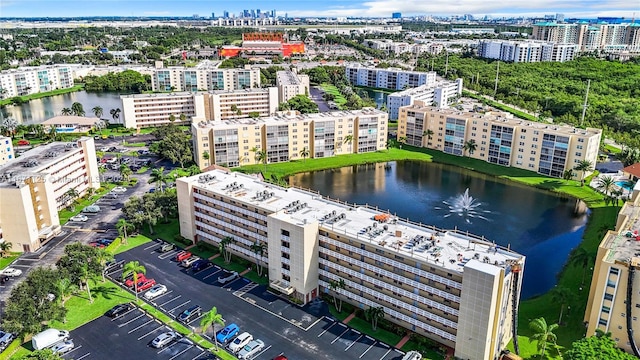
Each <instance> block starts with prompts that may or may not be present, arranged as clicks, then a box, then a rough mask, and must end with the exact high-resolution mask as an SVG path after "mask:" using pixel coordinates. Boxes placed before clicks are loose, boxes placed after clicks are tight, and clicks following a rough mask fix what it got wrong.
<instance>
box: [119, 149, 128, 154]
mask: <svg viewBox="0 0 640 360" xmlns="http://www.w3.org/2000/svg"><path fill="white" fill-rule="evenodd" d="M118 151H120V153H121V154H126V153H128V152H129V149H120V150H118Z"/></svg>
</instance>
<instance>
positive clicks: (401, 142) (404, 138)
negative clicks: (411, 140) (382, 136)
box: [398, 136, 407, 149]
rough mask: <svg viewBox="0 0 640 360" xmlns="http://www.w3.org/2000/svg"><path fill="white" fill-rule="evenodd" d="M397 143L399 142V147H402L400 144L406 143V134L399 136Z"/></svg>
mask: <svg viewBox="0 0 640 360" xmlns="http://www.w3.org/2000/svg"><path fill="white" fill-rule="evenodd" d="M398 143H399V144H400V149H402V145H404V144H406V143H407V137H406V136H400V137H399V138H398Z"/></svg>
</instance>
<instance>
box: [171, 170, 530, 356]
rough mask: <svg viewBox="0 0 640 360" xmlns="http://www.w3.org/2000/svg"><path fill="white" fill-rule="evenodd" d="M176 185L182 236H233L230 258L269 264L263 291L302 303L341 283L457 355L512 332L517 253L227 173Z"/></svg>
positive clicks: (480, 351)
mask: <svg viewBox="0 0 640 360" xmlns="http://www.w3.org/2000/svg"><path fill="white" fill-rule="evenodd" d="M177 191H178V203H179V213H180V233H181V235H182V236H184V237H186V238H188V239H192V240H194V242H199V241H205V242H208V243H211V244H214V245H217V244H219V243H220V241H221V240H222V239H224V238H226V237H231V238H232V239H233V240H234V241H233V242H231V244H229V245H227V248H228V249H229V250H230V251H231V253H232V254H233V255H235V256H239V257H242V258H244V259H247V260H249V261H251V262H254V263H258V264H259V265H261V266H265V267H266V268H268V271H269V280H270V284H269V285H270V287H271V289H273V290H274V291H278V292H280V293H282V294H284V295H287V296H291V297H294V298H296V299H298V300H299V301H300V302H301V303H303V304H306V303H308V302H310V301H312V300H313V299H315V298H317V297H319V296H320V295H321V294H322V293H330V292H331V291H334V290H330V287H329V283H330V282H331V281H338V280H344V282H345V285H346V286H345V288H344V289H336V290H335V291H336V292H337V296H338V297H339V298H341V299H342V300H344V301H346V302H348V303H351V304H352V305H354V306H356V307H358V308H361V309H366V308H368V307H382V308H383V309H384V314H385V315H384V316H385V318H386V319H387V320H389V321H391V322H393V323H395V324H398V325H399V326H402V327H404V328H406V329H407V330H409V331H412V332H415V333H417V334H419V335H422V336H425V337H428V338H430V339H432V340H434V341H436V342H438V343H440V344H444V345H446V346H450V347H453V348H454V349H455V356H456V357H458V358H463V359H472V360H476V359H477V360H485V359H495V358H497V356H498V355H499V353H500V351H501V350H502V349H504V348H505V347H506V345H507V343H508V342H509V341H510V339H511V338H512V334H513V330H514V327H515V326H516V323H515V321H514V319H516V318H517V315H516V314H517V308H518V305H519V299H520V288H521V285H522V272H523V270H524V262H525V257H524V256H522V255H520V254H517V253H515V252H513V251H511V250H509V249H506V248H503V247H500V246H497V245H495V244H494V243H492V242H490V241H487V240H485V239H484V238H481V237H479V236H475V235H471V234H468V233H462V232H458V231H455V230H445V229H438V228H436V227H433V226H426V225H422V224H417V223H414V222H411V221H410V220H408V219H407V220H405V219H399V218H397V217H395V216H393V215H391V214H389V213H384V212H381V211H379V210H378V209H373V208H370V207H366V206H359V205H350V204H345V203H342V202H340V203H339V202H335V201H332V200H330V199H326V198H324V197H323V196H322V195H321V194H318V193H315V192H309V191H304V190H300V189H295V188H289V189H284V188H280V187H277V186H273V185H270V184H267V183H264V182H262V181H260V180H258V179H257V178H256V177H253V176H250V175H244V174H239V173H230V172H228V171H226V170H213V171H209V172H207V173H205V174H201V175H196V176H193V177H188V178H180V179H178V180H177ZM255 243H263V244H266V245H267V251H266V253H264V254H261V255H260V254H257V253H255V252H254V251H252V250H251V245H253V244H255ZM457 340H460V341H457Z"/></svg>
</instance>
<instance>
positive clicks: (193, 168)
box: [187, 165, 202, 176]
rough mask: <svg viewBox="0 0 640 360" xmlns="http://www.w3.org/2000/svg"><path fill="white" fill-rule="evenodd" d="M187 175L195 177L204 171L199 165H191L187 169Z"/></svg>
mask: <svg viewBox="0 0 640 360" xmlns="http://www.w3.org/2000/svg"><path fill="white" fill-rule="evenodd" d="M187 173H189V176H193V175H198V174H200V173H202V171H201V170H200V168H199V167H198V165H191V166H189V167H188V168H187Z"/></svg>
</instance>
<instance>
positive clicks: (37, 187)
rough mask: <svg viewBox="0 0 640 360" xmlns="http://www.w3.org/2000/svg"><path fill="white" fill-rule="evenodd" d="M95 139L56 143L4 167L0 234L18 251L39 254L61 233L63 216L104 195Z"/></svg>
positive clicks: (0, 172) (0, 176) (1, 168)
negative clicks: (78, 200) (86, 198)
mask: <svg viewBox="0 0 640 360" xmlns="http://www.w3.org/2000/svg"><path fill="white" fill-rule="evenodd" d="M99 187H100V178H99V173H98V164H97V161H96V151H95V147H94V142H93V138H89V137H85V138H81V139H79V140H77V141H73V142H68V143H62V142H54V143H51V144H47V145H42V146H39V147H36V148H34V149H31V150H29V151H27V152H25V153H24V154H22V156H20V158H19V159H14V160H12V161H9V162H7V163H6V164H4V165H2V166H0V199H2V201H0V233H1V234H2V235H1V237H2V241H8V242H10V243H12V244H13V246H12V248H11V249H12V251H18V252H30V251H36V250H38V249H39V248H40V247H41V246H42V245H43V244H44V243H46V242H47V241H49V240H50V239H51V238H52V237H53V236H54V235H55V234H57V233H59V232H60V218H59V217H58V211H60V210H62V209H63V208H65V207H66V206H69V205H70V204H71V203H72V202H73V201H74V200H75V199H74V196H73V195H74V194H75V195H77V196H78V197H79V196H83V195H85V194H86V193H87V191H88V190H89V189H98V188H99Z"/></svg>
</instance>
